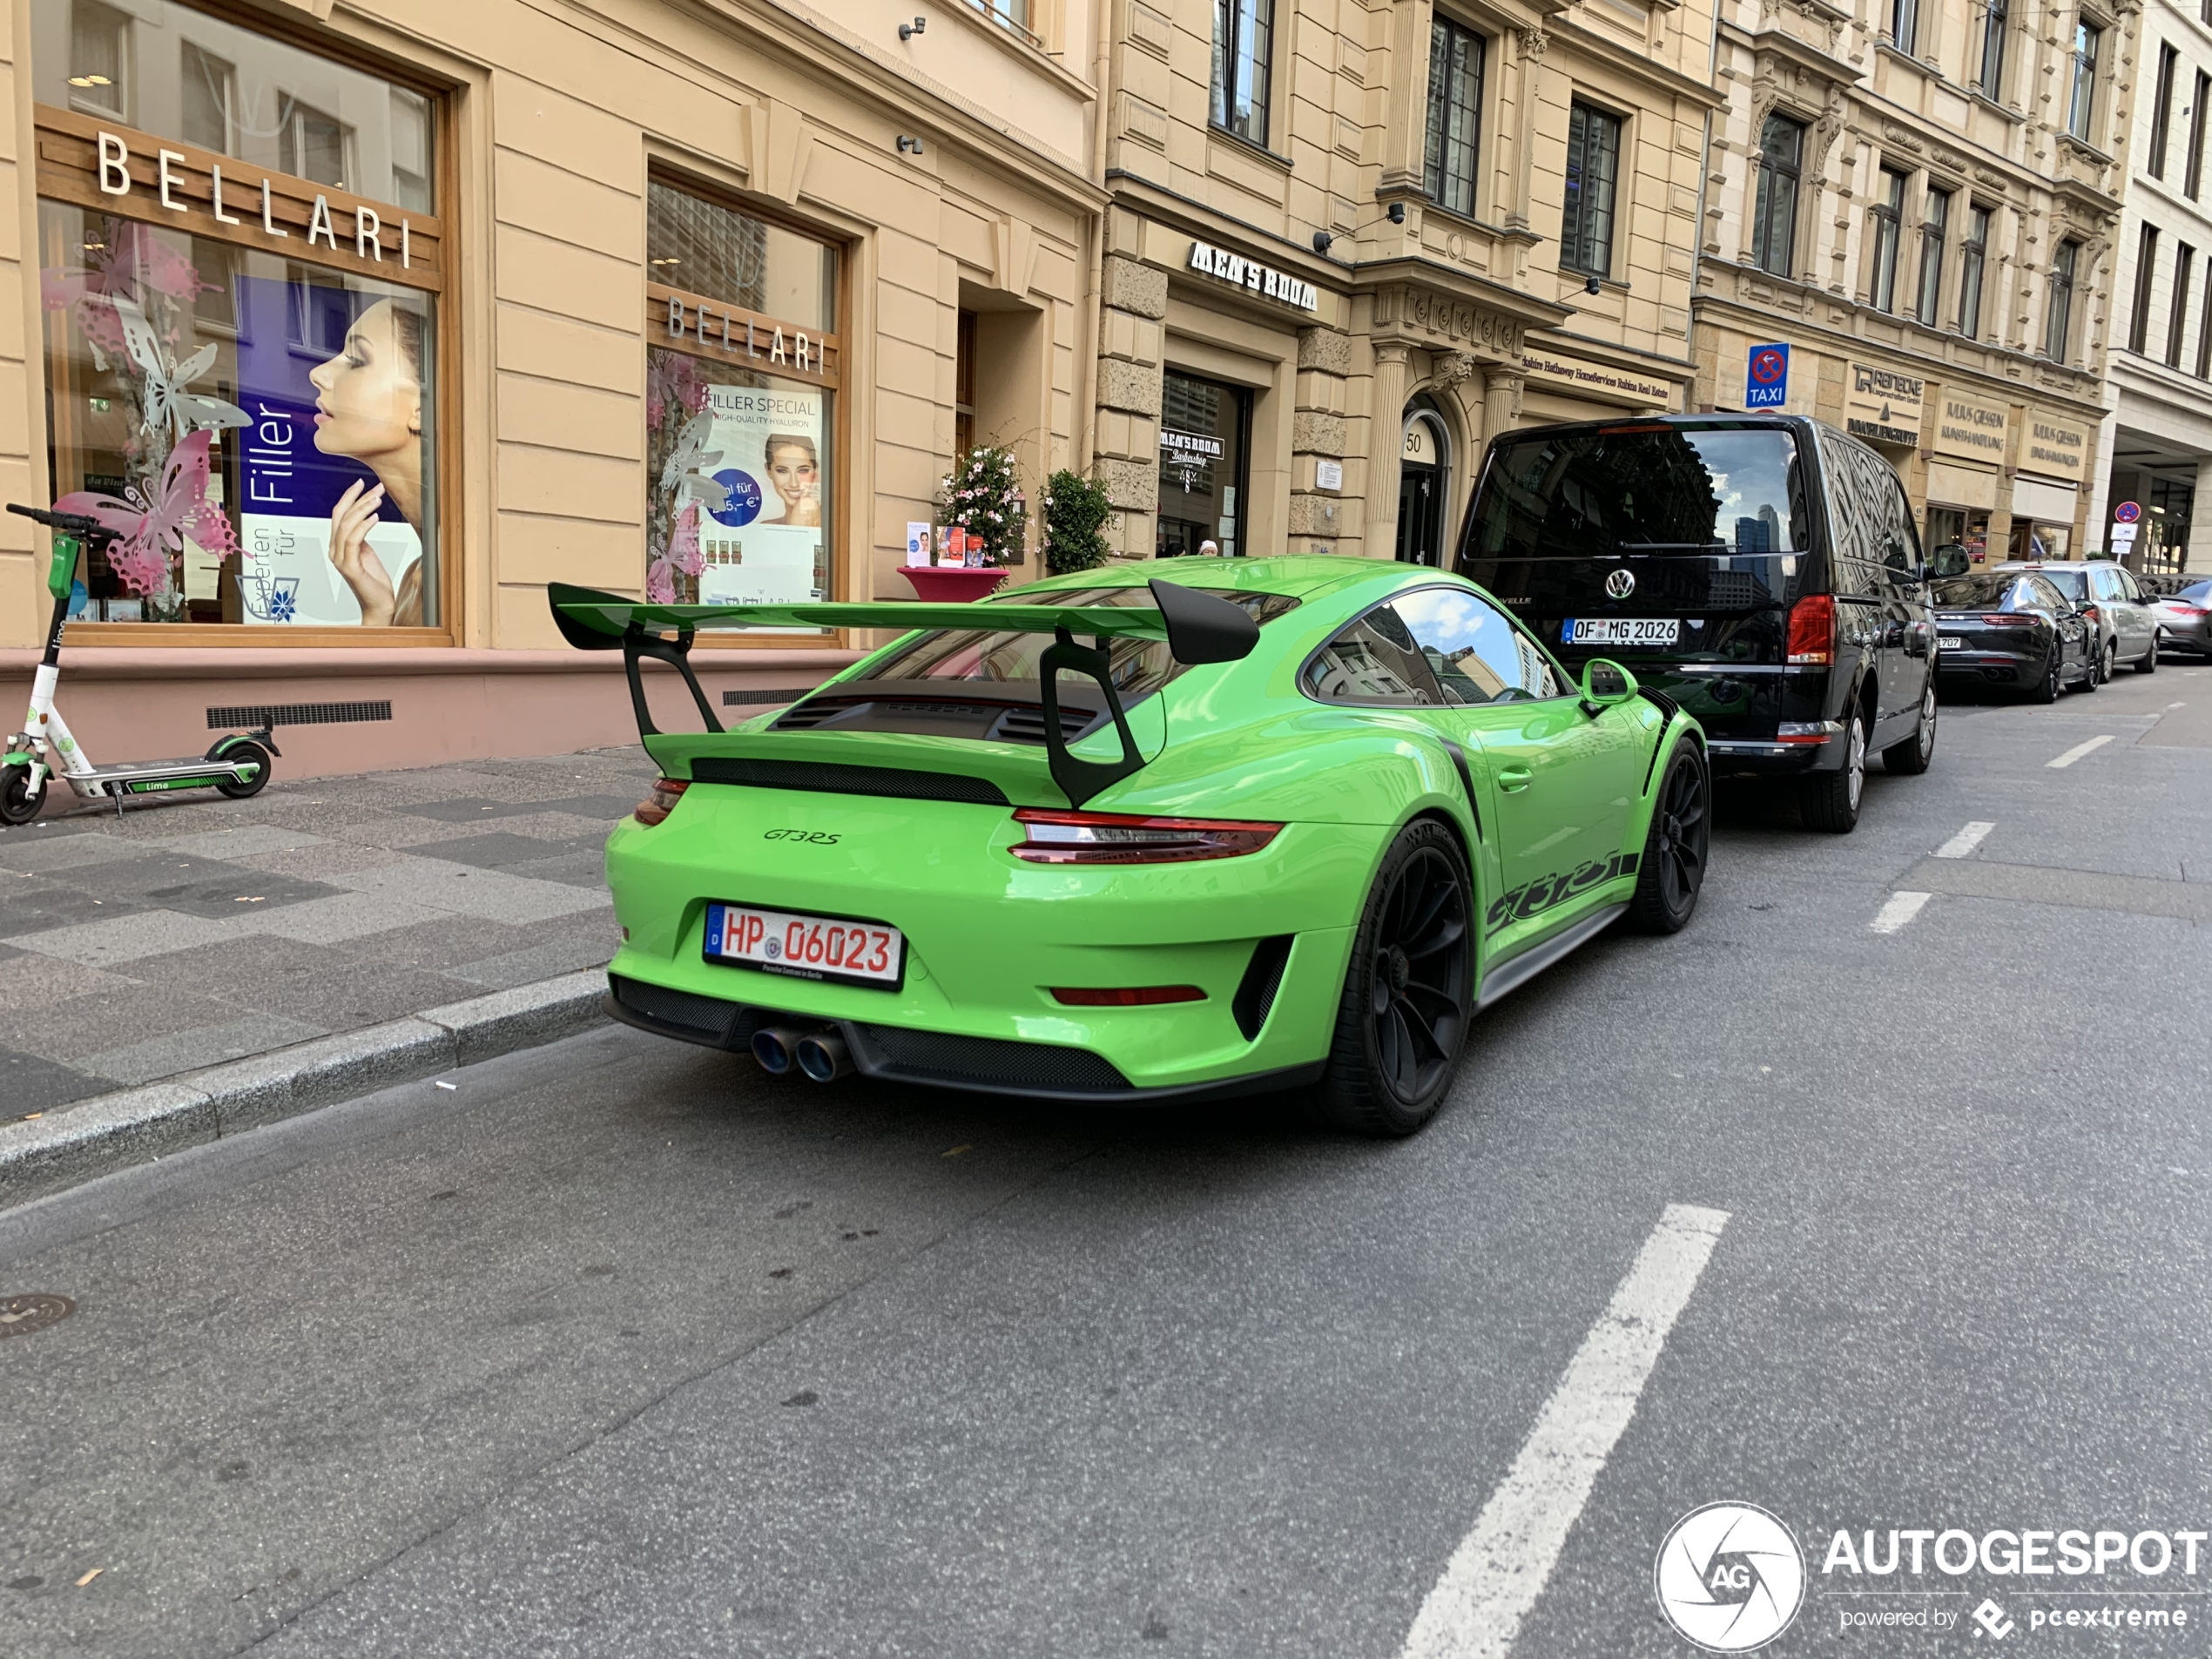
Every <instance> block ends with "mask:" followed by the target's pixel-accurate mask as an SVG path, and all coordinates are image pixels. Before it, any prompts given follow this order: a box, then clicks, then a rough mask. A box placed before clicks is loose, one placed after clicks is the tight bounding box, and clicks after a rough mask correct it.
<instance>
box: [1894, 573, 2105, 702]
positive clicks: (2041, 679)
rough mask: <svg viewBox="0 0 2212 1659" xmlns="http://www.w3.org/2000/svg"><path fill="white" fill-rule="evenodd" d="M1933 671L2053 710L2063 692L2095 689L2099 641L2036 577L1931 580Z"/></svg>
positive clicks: (2058, 595)
mask: <svg viewBox="0 0 2212 1659" xmlns="http://www.w3.org/2000/svg"><path fill="white" fill-rule="evenodd" d="M1931 597H1932V600H1933V603H1934V605H1935V613H1936V637H1937V640H1938V645H1937V654H1936V668H1937V672H1938V674H1939V677H1940V678H1941V680H1942V682H1943V683H1944V684H1945V685H1950V686H1954V687H1955V686H1959V685H1967V684H1972V683H1976V682H1979V683H1980V684H1983V685H2002V686H2009V687H2012V688H2013V689H2015V690H2018V691H2022V692H2025V693H2026V694H2027V696H2028V697H2030V698H2033V699H2035V700H2036V701H2037V702H2040V703H2055V702H2057V701H2058V698H2059V691H2060V688H2061V687H2062V686H2065V685H2078V686H2080V688H2081V689H2082V690H2083V691H2094V690H2096V689H2097V657H2098V653H2099V651H2101V641H2100V640H2099V639H2098V638H2097V637H2096V635H2095V633H2094V631H2092V629H2091V627H2090V625H2089V623H2088V620H2087V618H2086V617H2084V616H2083V615H2082V613H2081V612H2080V610H2076V609H2075V608H2074V606H2073V605H2071V604H2067V600H2066V597H2065V596H2064V595H2063V594H2061V593H2060V591H2059V590H2058V589H2056V588H2055V587H2054V586H2052V585H2051V583H2050V582H2049V581H2048V579H2047V578H2046V577H2043V576H2041V575H2040V574H2036V573H2033V572H2026V571H2016V570H1977V571H1974V572H1973V573H1972V574H1970V575H1967V576H1955V577H1944V578H1942V579H1941V580H1939V581H1938V582H1937V583H1935V584H1934V587H1933V591H1932V595H1931Z"/></svg>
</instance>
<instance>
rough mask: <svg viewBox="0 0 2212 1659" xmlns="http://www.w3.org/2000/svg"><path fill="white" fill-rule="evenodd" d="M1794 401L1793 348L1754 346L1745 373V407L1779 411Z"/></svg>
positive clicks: (1778, 345) (1776, 345) (1779, 345)
mask: <svg viewBox="0 0 2212 1659" xmlns="http://www.w3.org/2000/svg"><path fill="white" fill-rule="evenodd" d="M1788 401H1790V348H1789V347H1787V346H1785V345H1782V344H1779V343H1777V344H1775V345H1771V346H1754V347H1751V350H1750V358H1749V361H1747V363H1746V364H1745V368H1744V374H1743V407H1744V408H1747V409H1778V408H1781V407H1782V406H1783V405H1784V403H1787V402H1788Z"/></svg>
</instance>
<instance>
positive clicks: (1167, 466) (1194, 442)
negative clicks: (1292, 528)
mask: <svg viewBox="0 0 2212 1659" xmlns="http://www.w3.org/2000/svg"><path fill="white" fill-rule="evenodd" d="M1251 426H1252V395H1251V393H1250V392H1248V391H1246V390H1245V389H1244V388H1243V387H1241V386H1228V385H1224V384H1223V383H1222V382H1221V381H1209V380H1201V379H1199V378H1198V376H1197V375H1195V374H1183V373H1181V372H1179V371H1178V370H1176V369H1172V368H1171V369H1169V370H1168V371H1167V372H1166V373H1165V374H1163V375H1161V377H1160V516H1159V522H1158V528H1157V530H1156V532H1155V537H1156V544H1155V547H1154V551H1155V552H1156V553H1157V554H1158V556H1160V557H1162V558H1172V557H1176V556H1180V555H1183V554H1187V553H1197V552H1198V551H1200V550H1202V549H1203V548H1204V545H1205V543H1208V542H1211V543H1213V544H1214V546H1215V549H1216V550H1217V551H1218V552H1219V553H1220V554H1221V556H1223V557H1224V558H1235V557H1237V556H1238V555H1240V554H1241V553H1243V552H1244V502H1245V496H1246V490H1245V487H1244V486H1245V477H1244V472H1245V456H1246V454H1247V453H1248V449H1249V446H1250V443H1251Z"/></svg>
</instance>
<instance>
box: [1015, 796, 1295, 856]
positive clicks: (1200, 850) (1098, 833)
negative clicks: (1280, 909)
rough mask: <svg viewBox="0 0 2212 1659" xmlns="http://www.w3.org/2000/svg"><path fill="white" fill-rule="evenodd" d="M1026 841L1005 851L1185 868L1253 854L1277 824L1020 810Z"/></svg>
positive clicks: (1278, 830) (1017, 816) (1276, 830)
mask: <svg viewBox="0 0 2212 1659" xmlns="http://www.w3.org/2000/svg"><path fill="white" fill-rule="evenodd" d="M1014 821H1015V823H1017V824H1019V825H1021V826H1022V828H1023V830H1024V831H1025V832H1026V833H1027V834H1028V840H1025V841H1022V842H1020V843H1018V844H1017V845H1015V846H1014V847H1012V848H1010V849H1009V850H1010V851H1011V852H1012V853H1013V854H1014V856H1015V858H1017V859H1022V860H1027V861H1028V862H1029V863H1031V864H1185V863H1189V862H1190V861H1191V860H1196V859H1233V858H1238V857H1240V856H1242V855H1243V854H1244V853H1257V852H1258V851H1259V850H1260V848H1262V847H1263V846H1266V845H1267V844H1268V843H1269V842H1270V841H1271V840H1274V839H1275V837H1276V836H1277V835H1278V833H1281V831H1282V828H1283V826H1281V825H1280V824H1245V823H1234V822H1227V821H1224V820H1222V819H1211V818H1143V817H1137V816H1133V815H1131V814H1128V813H1063V812H1055V811H1053V810H1051V809H1049V808H1045V807H1037V806H1024V807H1022V809H1021V810H1020V811H1018V812H1016V813H1015V814H1014Z"/></svg>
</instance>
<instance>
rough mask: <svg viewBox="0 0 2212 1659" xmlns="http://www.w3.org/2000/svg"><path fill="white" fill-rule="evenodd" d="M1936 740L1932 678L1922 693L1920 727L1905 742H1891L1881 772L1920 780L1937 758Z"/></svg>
mask: <svg viewBox="0 0 2212 1659" xmlns="http://www.w3.org/2000/svg"><path fill="white" fill-rule="evenodd" d="M1935 739H1936V685H1935V677H1934V676H1933V675H1930V676H1929V677H1928V683H1927V685H1926V686H1925V688H1924V689H1923V690H1922V691H1921V692H1920V724H1919V725H1916V726H1914V727H1913V728H1912V736H1911V737H1909V738H1905V741H1904V742H1902V743H1892V745H1890V746H1889V747H1888V748H1886V749H1885V750H1883V751H1882V770H1883V771H1885V772H1892V773H1894V774H1895V775H1897V776H1898V777H1901V778H1917V777H1919V775H1920V774H1921V773H1922V772H1925V771H1926V770H1927V769H1928V762H1929V761H1931V760H1932V759H1935Z"/></svg>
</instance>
